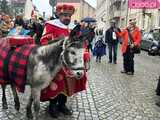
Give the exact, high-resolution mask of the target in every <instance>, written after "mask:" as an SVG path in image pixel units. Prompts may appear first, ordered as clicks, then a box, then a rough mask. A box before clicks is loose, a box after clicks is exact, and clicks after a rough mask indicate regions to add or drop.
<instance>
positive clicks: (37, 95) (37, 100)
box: [32, 88, 41, 120]
mask: <svg viewBox="0 0 160 120" xmlns="http://www.w3.org/2000/svg"><path fill="white" fill-rule="evenodd" d="M32 92H33V93H32V95H33V100H34V111H35V117H36V120H38V115H39V110H40V94H41V93H40V92H41V90H39V89H37V88H33V89H32Z"/></svg>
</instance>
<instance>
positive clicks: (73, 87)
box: [40, 19, 87, 101]
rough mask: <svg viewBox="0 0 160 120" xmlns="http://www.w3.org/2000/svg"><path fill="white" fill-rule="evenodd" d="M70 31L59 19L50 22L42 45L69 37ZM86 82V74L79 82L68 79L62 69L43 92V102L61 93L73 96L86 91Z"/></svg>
mask: <svg viewBox="0 0 160 120" xmlns="http://www.w3.org/2000/svg"><path fill="white" fill-rule="evenodd" d="M69 31H70V28H69V27H68V26H66V25H64V24H62V23H61V22H60V21H59V20H58V19H56V20H52V21H49V22H47V23H46V24H45V28H44V33H43V36H42V38H41V40H40V43H41V44H42V45H45V44H48V43H49V41H50V40H53V39H54V38H57V37H59V36H62V35H63V36H68V35H69ZM86 56H87V55H84V58H85V61H86V59H87V58H86ZM86 81H87V77H86V73H85V75H84V76H83V77H82V78H81V79H80V80H77V79H76V78H70V77H68V76H67V75H66V73H65V72H64V70H63V69H61V70H60V71H59V73H58V74H57V75H56V77H55V78H53V80H52V83H51V84H50V85H49V86H48V87H47V88H46V89H44V90H42V92H41V101H48V100H49V99H51V98H54V97H56V96H57V95H58V94H60V93H62V94H65V95H66V96H71V95H73V94H74V93H77V92H80V91H82V90H86Z"/></svg>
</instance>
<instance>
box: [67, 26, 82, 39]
mask: <svg viewBox="0 0 160 120" xmlns="http://www.w3.org/2000/svg"><path fill="white" fill-rule="evenodd" d="M80 30H81V25H79V24H78V25H76V26H75V27H74V28H73V30H72V31H71V32H70V35H69V37H70V38H74V37H75V36H77V34H78V33H79V32H80Z"/></svg>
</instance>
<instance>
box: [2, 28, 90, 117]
mask: <svg viewBox="0 0 160 120" xmlns="http://www.w3.org/2000/svg"><path fill="white" fill-rule="evenodd" d="M79 30H80V26H77V27H76V28H75V29H73V30H72V31H71V34H70V36H69V38H60V39H59V40H58V41H56V42H53V43H52V44H49V45H45V46H36V47H34V48H33V49H32V51H31V53H30V54H29V58H28V64H27V72H26V75H27V83H29V85H30V86H31V95H30V98H29V101H28V104H27V113H26V115H27V117H28V118H33V115H32V110H31V107H32V103H34V110H35V117H36V119H37V120H38V113H39V109H40V95H41V90H43V89H44V88H46V87H48V86H49V85H50V83H51V81H52V80H53V78H54V77H55V76H56V74H57V72H58V71H59V70H60V69H61V68H65V67H67V68H69V69H70V71H71V72H72V75H73V76H75V77H77V78H81V77H82V76H83V75H84V70H85V65H84V61H83V53H84V47H83V41H84V40H86V37H87V35H88V34H86V35H81V36H79V37H78V36H76V33H77V31H79ZM11 83H13V82H10V84H11ZM11 86H12V91H13V94H14V99H15V107H16V109H17V110H19V108H20V103H19V98H18V95H17V92H16V89H15V88H16V87H15V85H14V84H11ZM2 88H3V97H2V102H3V107H4V108H7V102H6V97H5V85H2Z"/></svg>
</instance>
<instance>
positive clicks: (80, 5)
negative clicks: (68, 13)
mask: <svg viewBox="0 0 160 120" xmlns="http://www.w3.org/2000/svg"><path fill="white" fill-rule="evenodd" d="M64 3H67V4H71V5H73V6H74V7H75V8H76V11H75V13H74V15H73V16H72V20H73V21H74V20H77V21H80V20H81V19H83V18H84V17H87V16H89V17H93V18H95V15H96V14H95V10H96V9H95V8H94V7H92V6H91V5H90V4H88V3H87V2H86V1H85V0H57V4H64Z"/></svg>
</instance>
